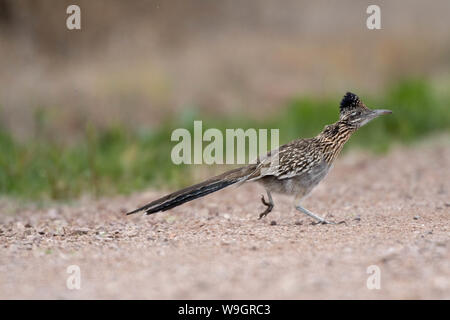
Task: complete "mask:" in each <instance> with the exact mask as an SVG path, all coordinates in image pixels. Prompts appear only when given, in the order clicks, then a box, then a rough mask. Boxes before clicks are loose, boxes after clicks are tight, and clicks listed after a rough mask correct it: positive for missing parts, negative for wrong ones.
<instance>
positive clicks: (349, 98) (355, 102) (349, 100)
mask: <svg viewBox="0 0 450 320" xmlns="http://www.w3.org/2000/svg"><path fill="white" fill-rule="evenodd" d="M357 108H366V106H365V105H364V103H362V101H361V100H360V99H359V97H358V96H357V95H356V94H354V93H351V92H347V93H346V94H345V96H344V97H343V98H342V101H341V107H340V110H341V114H345V113H348V112H349V111H353V110H354V109H357Z"/></svg>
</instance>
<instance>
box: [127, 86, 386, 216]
mask: <svg viewBox="0 0 450 320" xmlns="http://www.w3.org/2000/svg"><path fill="white" fill-rule="evenodd" d="M388 113H392V112H391V111H390V110H371V109H369V108H367V107H366V105H365V104H364V103H363V102H362V101H361V100H360V99H359V98H358V96H357V95H355V94H353V93H351V92H347V93H346V94H345V96H344V97H343V99H342V101H341V105H340V116H339V121H337V122H335V123H333V124H330V125H327V126H325V128H324V129H323V131H322V132H321V133H319V134H318V135H317V136H316V137H314V138H308V139H297V140H294V141H291V142H289V143H287V144H285V145H282V146H281V147H279V148H278V149H276V150H272V151H271V152H269V153H268V154H267V155H266V156H264V157H261V158H259V159H258V161H257V162H256V164H250V165H247V166H244V167H241V168H238V169H234V170H230V171H227V172H225V173H223V174H221V175H218V176H215V177H213V178H211V179H208V180H206V181H204V182H202V183H199V184H196V185H193V186H190V187H187V188H185V189H181V190H179V191H176V192H174V193H171V194H169V195H166V196H165V197H162V198H160V199H157V200H155V201H153V202H151V203H149V204H147V205H145V206H143V207H141V208H139V209H136V210H134V211H131V212H129V213H127V214H133V213H136V212H139V211H145V212H146V214H152V213H156V212H160V211H166V210H169V209H172V208H174V207H176V206H179V205H181V204H183V203H185V202H188V201H191V200H194V199H197V198H200V197H203V196H205V195H207V194H210V193H212V192H216V191H218V190H221V189H223V188H225V187H228V186H230V185H232V184H241V183H244V182H250V181H257V182H259V183H261V184H262V185H263V186H264V188H265V189H266V192H267V198H268V199H267V201H266V199H265V198H264V196H262V197H261V201H262V203H263V204H264V205H265V206H266V207H267V208H266V209H265V210H264V212H262V213H261V214H260V215H259V219H261V218H263V217H265V216H266V215H267V214H269V213H270V212H271V211H272V209H273V207H274V203H273V199H272V194H271V193H272V192H275V193H282V194H289V195H293V196H295V208H296V209H297V210H298V211H300V212H302V213H304V214H306V215H308V216H310V217H311V218H313V219H315V220H316V223H321V224H329V223H332V224H335V222H330V221H327V220H325V219H324V218H322V217H321V216H319V215H317V214H315V213H312V212H311V211H309V210H307V209H305V208H303V207H302V206H301V201H302V200H303V199H304V198H305V197H306V196H307V195H308V194H309V193H310V192H311V190H312V189H313V188H314V187H315V186H316V185H317V184H318V183H319V182H320V181H321V180H322V179H323V178H324V177H325V176H326V175H327V173H328V171H329V170H330V168H331V166H332V165H333V162H334V160H335V159H336V157H337V155H338V154H339V153H340V151H341V150H342V147H343V146H344V144H345V142H347V140H348V139H349V138H350V136H351V135H352V134H353V133H354V132H355V131H356V130H358V129H359V128H360V127H362V126H364V125H365V124H367V123H368V122H369V121H371V120H373V119H375V118H377V117H378V116H380V115H383V114H388Z"/></svg>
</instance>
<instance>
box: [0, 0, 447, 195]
mask: <svg viewBox="0 0 450 320" xmlns="http://www.w3.org/2000/svg"><path fill="white" fill-rule="evenodd" d="M71 4H77V5H79V6H80V7H81V27H82V29H81V30H68V29H67V28H66V19H67V17H68V15H67V14H66V8H67V7H68V6H69V5H71ZM370 4H377V5H379V6H380V7H381V26H382V29H381V30H368V29H367V27H366V19H367V17H368V14H367V13H366V9H367V7H368V6H369V5H370ZM449 15H450V2H449V1H447V0H438V1H433V5H432V6H431V5H430V3H429V2H427V1H419V0H412V1H398V0H397V1H376V3H374V2H373V1H356V0H355V1H350V0H345V1H339V2H338V1H325V0H319V1H300V0H295V1H294V0H286V1H283V2H280V1H275V0H248V1H239V2H238V1H231V0H220V1H207V0H165V1H151V0H133V1H118V0H108V1H106V0H96V1H83V0H77V1H73V0H71V1H65V0H39V1H32V0H0V70H1V72H0V193H1V194H2V195H7V196H13V197H17V198H20V199H30V200H33V201H35V200H39V201H42V200H44V201H45V200H67V199H73V198H77V197H80V196H82V195H85V194H88V195H93V196H102V195H111V194H117V193H130V192H133V191H136V190H142V189H144V188H149V187H154V188H172V187H175V186H181V185H186V184H188V183H191V182H192V181H194V180H197V179H199V178H202V177H204V176H206V175H209V174H211V173H213V172H218V171H223V170H225V169H228V168H225V167H224V166H214V167H206V166H188V167H187V166H175V165H174V164H173V163H172V162H171V160H170V150H171V148H172V147H173V146H174V145H175V143H173V142H171V141H170V135H171V132H172V130H174V129H175V128H179V127H186V128H191V127H192V125H193V120H203V125H204V128H205V129H206V128H208V127H216V128H221V129H224V128H239V127H242V128H279V129H280V138H281V141H280V142H281V143H285V142H287V141H289V140H291V139H294V138H296V137H299V136H312V135H315V134H317V133H318V132H320V131H321V130H322V128H323V126H324V125H325V124H327V123H332V122H334V121H336V120H337V118H338V104H339V101H340V99H341V97H342V95H343V94H344V93H345V92H346V91H352V92H355V93H357V94H359V95H360V96H361V98H362V99H363V100H364V101H365V102H366V104H367V105H368V106H371V107H382V108H389V109H392V110H393V111H394V115H393V116H391V117H386V118H384V119H382V120H378V121H375V122H374V123H372V124H370V127H369V126H368V127H367V128H364V130H361V132H358V133H357V134H356V135H355V137H353V138H352V139H351V141H350V143H349V145H348V146H346V148H345V151H347V150H349V149H353V148H360V149H362V148H365V149H368V150H370V152H386V151H388V150H389V149H390V148H391V147H393V146H394V147H395V146H396V145H400V144H405V143H412V142H415V141H418V140H422V139H424V138H425V137H428V136H435V135H442V134H445V132H446V133H448V131H449V129H450V90H449V89H450V73H449V71H450V19H449Z"/></svg>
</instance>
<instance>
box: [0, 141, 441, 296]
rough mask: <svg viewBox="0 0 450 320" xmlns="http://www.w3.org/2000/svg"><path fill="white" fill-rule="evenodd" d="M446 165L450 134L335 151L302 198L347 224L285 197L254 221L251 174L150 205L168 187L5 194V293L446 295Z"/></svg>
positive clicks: (255, 191)
mask: <svg viewBox="0 0 450 320" xmlns="http://www.w3.org/2000/svg"><path fill="white" fill-rule="evenodd" d="M449 165H450V147H449V145H448V137H445V138H444V139H440V140H438V141H433V142H432V143H430V142H428V143H425V144H421V145H417V146H415V147H409V148H397V149H395V150H394V151H392V152H391V153H389V154H387V155H385V156H373V155H368V154H361V153H355V152H353V153H350V154H347V155H345V156H343V157H341V158H340V159H338V161H337V163H336V165H335V167H334V169H333V170H332V172H331V173H330V174H329V176H328V177H327V179H326V181H324V182H323V183H322V184H320V185H319V186H318V187H317V188H316V190H315V191H314V192H313V194H312V195H311V196H310V197H309V198H308V199H307V200H306V201H305V202H304V205H305V207H307V208H309V209H310V210H311V211H313V212H316V213H321V214H323V215H327V214H328V218H330V219H334V220H345V221H346V224H341V225H311V221H310V219H309V218H307V217H306V216H304V215H302V214H300V213H297V212H295V210H293V209H292V205H291V204H292V202H291V200H290V199H289V198H285V197H283V196H278V197H275V198H274V200H275V203H276V206H275V209H274V211H273V212H272V213H271V214H270V215H269V216H268V217H267V218H265V219H263V220H257V216H258V213H259V212H260V211H262V210H263V205H262V204H261V203H260V199H259V198H260V194H261V193H262V192H263V189H262V188H261V187H260V186H259V185H256V184H249V185H244V186H241V187H239V188H238V189H236V188H233V187H231V188H229V189H227V190H223V191H222V192H220V193H217V194H213V195H211V196H208V197H206V198H203V199H200V200H196V201H194V202H192V203H189V204H187V205H184V206H182V207H178V208H176V209H174V210H172V211H169V212H166V213H162V214H156V215H152V216H142V215H135V216H128V217H127V216H125V215H124V212H125V211H126V210H129V209H133V208H135V207H136V206H137V205H140V204H143V203H145V202H146V201H148V200H152V199H154V198H156V197H158V196H160V195H162V194H163V193H162V192H156V191H151V190H150V191H148V192H145V193H141V194H136V195H134V196H131V197H116V198H114V199H100V200H89V199H84V200H80V201H78V202H77V203H72V204H70V205H58V206H54V207H52V208H45V209H39V208H37V209H31V208H29V209H23V207H24V206H17V204H14V203H13V202H11V200H8V199H2V200H0V212H1V214H0V298H2V299H14V298H32V299H38V298H43V299H48V298H50V299H72V298H74V299H79V298H87V299H97V298H106V299H110V298H112V299H128V298H139V299H155V298H160V299H172V298H176V299H216V298H225V299H266V298H267V299H315V298H319V299H322V298H332V299H345V298H352V299H353V298H356V299H359V298H369V299H380V298H387V299H405V298H419V299H422V298H426V299H428V298H437V299H450V237H449V235H450V233H449V231H450V224H449V221H450V220H449V218H450V215H449V214H450V197H449V195H450V166H449ZM25 207H27V206H25ZM20 208H22V209H20ZM71 265H77V266H79V268H80V272H81V273H80V276H81V277H80V279H81V288H80V289H79V290H69V289H68V288H67V285H66V281H67V278H68V277H69V276H70V274H68V273H67V268H68V267H69V266H71ZM369 266H377V267H378V268H379V271H380V289H379V290H377V289H373V290H369V289H368V287H367V279H368V277H369V276H370V274H368V273H367V269H368V267H369Z"/></svg>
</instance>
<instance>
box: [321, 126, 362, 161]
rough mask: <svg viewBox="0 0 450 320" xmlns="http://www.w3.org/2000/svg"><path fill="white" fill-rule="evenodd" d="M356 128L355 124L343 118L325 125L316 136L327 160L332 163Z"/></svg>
mask: <svg viewBox="0 0 450 320" xmlns="http://www.w3.org/2000/svg"><path fill="white" fill-rule="evenodd" d="M356 130H357V128H356V127H355V126H352V125H351V124H349V123H348V122H346V121H342V120H340V121H338V122H335V123H333V124H330V125H327V126H325V128H324V130H323V131H322V132H321V133H320V134H319V135H318V136H317V137H316V139H317V141H318V143H319V145H320V146H321V148H322V152H323V153H324V158H325V161H327V162H328V163H330V164H331V163H332V162H333V161H334V159H335V158H336V157H337V156H338V154H339V153H340V152H341V150H342V148H343V147H344V144H345V143H346V142H347V141H348V139H350V137H351V136H352V134H353V133H354V132H355V131H356Z"/></svg>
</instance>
